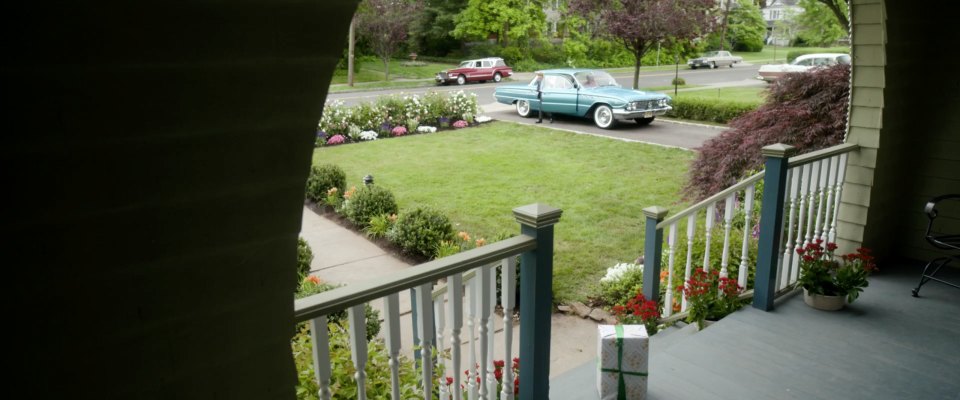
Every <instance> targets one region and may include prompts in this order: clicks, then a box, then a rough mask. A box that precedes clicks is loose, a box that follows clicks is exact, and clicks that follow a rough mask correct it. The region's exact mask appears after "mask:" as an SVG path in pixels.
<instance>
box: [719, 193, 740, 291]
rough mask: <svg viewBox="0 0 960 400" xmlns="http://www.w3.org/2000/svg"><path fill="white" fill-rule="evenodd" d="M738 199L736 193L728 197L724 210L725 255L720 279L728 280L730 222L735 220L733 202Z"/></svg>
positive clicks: (721, 258) (721, 262)
mask: <svg viewBox="0 0 960 400" xmlns="http://www.w3.org/2000/svg"><path fill="white" fill-rule="evenodd" d="M735 199H736V193H734V194H731V195H730V197H727V200H726V202H725V203H726V204H725V205H724V209H723V255H722V256H721V257H720V277H721V278H726V277H727V274H728V273H729V272H728V271H727V264H728V263H729V262H730V226H731V224H730V222H731V221H732V220H733V201H734V200H735Z"/></svg>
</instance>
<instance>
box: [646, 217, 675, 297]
mask: <svg viewBox="0 0 960 400" xmlns="http://www.w3.org/2000/svg"><path fill="white" fill-rule="evenodd" d="M668 212H669V210H667V209H666V208H663V207H656V206H654V207H647V208H644V209H643V215H644V216H646V217H647V223H646V225H647V226H646V228H645V236H644V239H643V297H646V298H647V300H653V301H655V302H657V304H659V303H660V258H661V255H662V253H663V251H662V249H663V229H657V224H659V223H660V222H662V221H663V217H666V216H667V213H668Z"/></svg>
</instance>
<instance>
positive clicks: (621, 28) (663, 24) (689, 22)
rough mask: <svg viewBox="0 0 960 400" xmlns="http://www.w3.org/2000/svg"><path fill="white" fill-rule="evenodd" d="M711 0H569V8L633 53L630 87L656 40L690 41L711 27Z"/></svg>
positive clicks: (712, 23)
mask: <svg viewBox="0 0 960 400" xmlns="http://www.w3.org/2000/svg"><path fill="white" fill-rule="evenodd" d="M715 6H716V3H715V1H714V0H571V1H570V11H571V12H573V13H579V14H587V15H589V16H591V17H588V20H594V21H597V22H596V23H597V24H598V29H599V30H600V31H601V32H603V34H604V35H606V36H608V37H610V38H613V39H614V40H617V41H618V42H620V43H621V44H623V46H624V47H626V48H627V49H628V50H630V52H631V53H633V56H634V60H635V61H634V69H633V88H634V89H636V88H637V87H638V84H639V80H640V63H641V60H642V59H643V55H644V54H646V53H647V52H648V51H649V50H650V49H651V48H655V47H656V46H657V43H661V42H668V41H683V40H691V39H694V38H697V37H700V36H702V35H704V34H706V33H709V32H710V31H712V30H713V26H714V24H715V23H716V15H715V12H714V11H715V10H714V8H715Z"/></svg>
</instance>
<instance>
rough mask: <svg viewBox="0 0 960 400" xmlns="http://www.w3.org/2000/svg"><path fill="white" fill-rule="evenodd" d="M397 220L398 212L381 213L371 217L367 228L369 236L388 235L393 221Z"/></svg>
mask: <svg viewBox="0 0 960 400" xmlns="http://www.w3.org/2000/svg"><path fill="white" fill-rule="evenodd" d="M396 220H397V215H396V214H390V215H387V214H381V215H378V216H376V217H373V218H370V225H368V226H367V229H365V231H366V232H367V236H369V237H372V238H374V239H378V238H382V237H386V236H387V232H390V228H393V223H394V221H396Z"/></svg>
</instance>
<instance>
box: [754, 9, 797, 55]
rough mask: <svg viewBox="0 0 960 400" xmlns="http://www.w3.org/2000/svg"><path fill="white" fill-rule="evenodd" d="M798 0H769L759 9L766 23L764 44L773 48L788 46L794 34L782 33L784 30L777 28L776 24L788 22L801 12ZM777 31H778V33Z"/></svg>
mask: <svg viewBox="0 0 960 400" xmlns="http://www.w3.org/2000/svg"><path fill="white" fill-rule="evenodd" d="M799 4H800V0H771V1H767V2H766V6H764V7H761V8H760V12H761V13H763V20H764V21H766V22H767V36H766V40H765V43H766V44H768V45H775V46H789V45H790V40H791V39H792V38H793V36H794V34H793V33H791V32H783V31H782V30H783V29H784V28H778V27H777V23H778V22H782V21H786V20H789V19H790V18H792V17H795V16H797V15H799V14H800V13H802V12H803V7H800V5H799ZM778 30H780V31H779V32H778Z"/></svg>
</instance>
